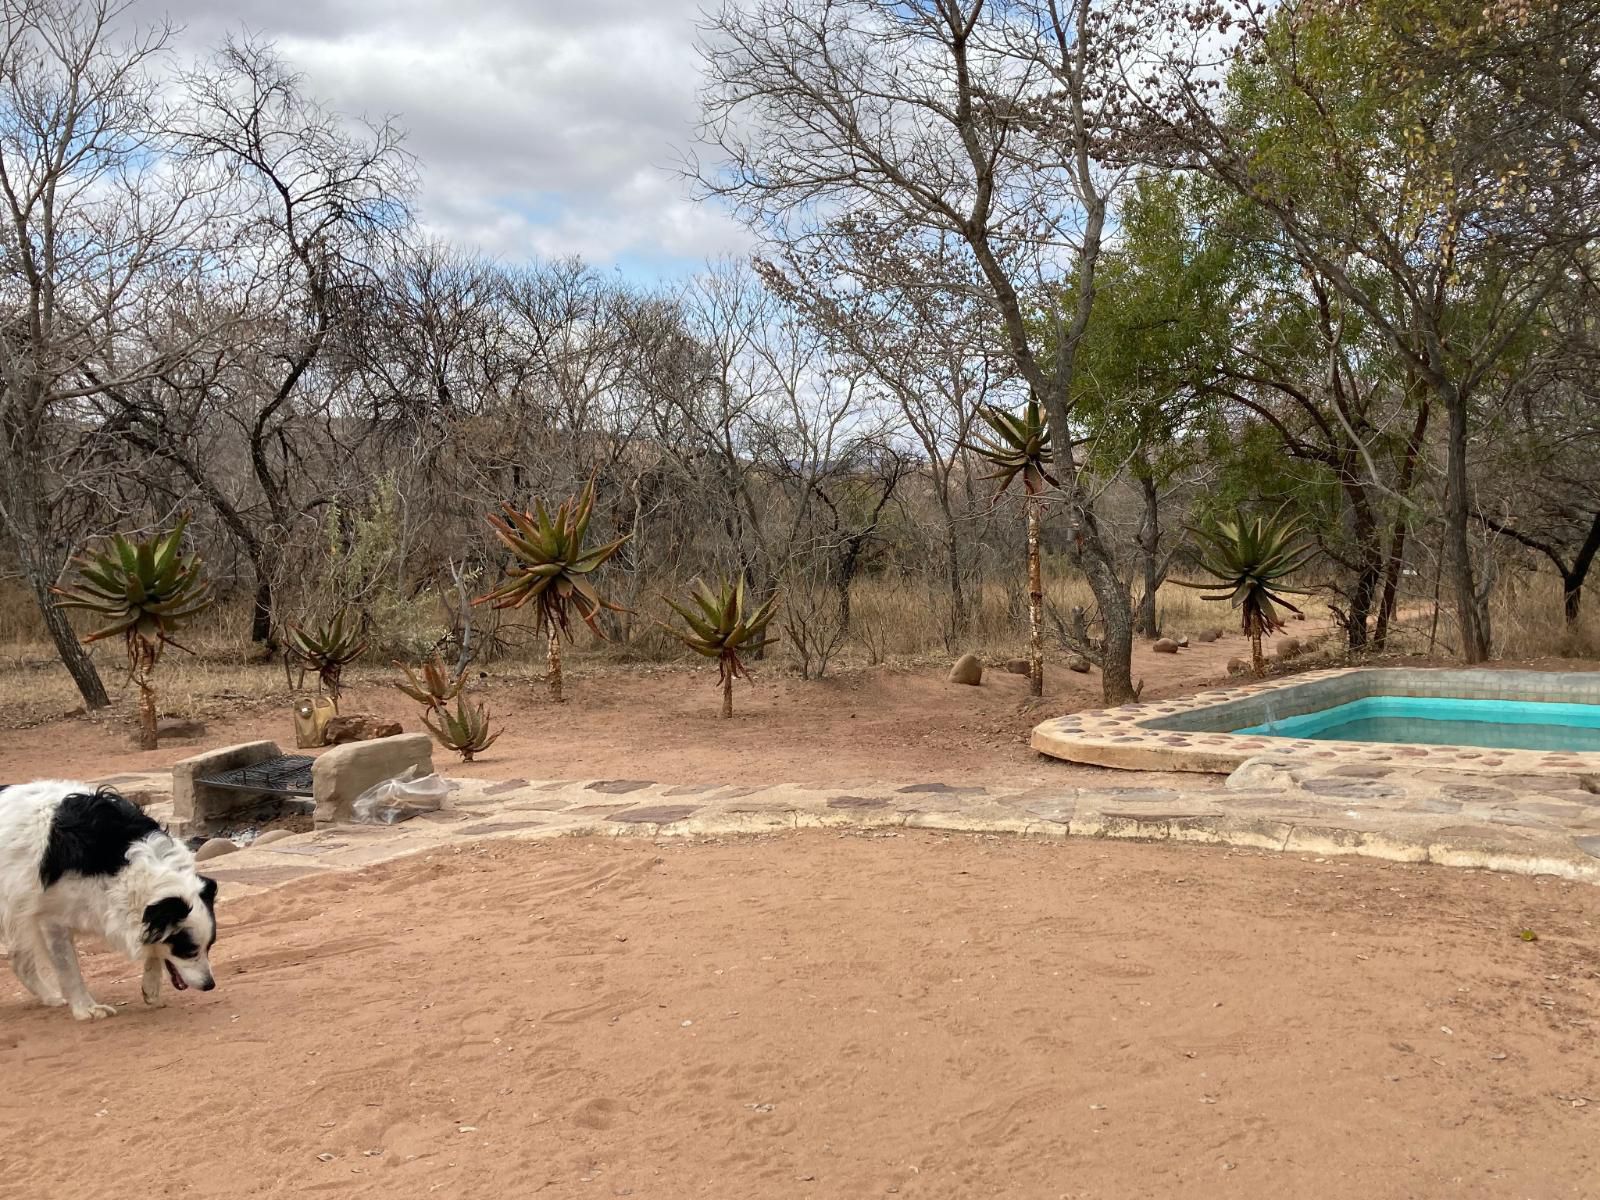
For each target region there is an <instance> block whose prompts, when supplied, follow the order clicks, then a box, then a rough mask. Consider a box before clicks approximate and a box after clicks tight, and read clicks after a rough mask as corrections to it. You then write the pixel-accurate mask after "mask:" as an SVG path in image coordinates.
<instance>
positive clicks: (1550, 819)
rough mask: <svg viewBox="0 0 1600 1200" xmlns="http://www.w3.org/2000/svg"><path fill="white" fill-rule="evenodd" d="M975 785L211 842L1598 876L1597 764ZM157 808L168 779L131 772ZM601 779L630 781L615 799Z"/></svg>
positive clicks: (346, 865)
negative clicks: (721, 846)
mask: <svg viewBox="0 0 1600 1200" xmlns="http://www.w3.org/2000/svg"><path fill="white" fill-rule="evenodd" d="M1184 778H1185V777H1184V776H1174V779H1175V780H1177V781H1178V782H1175V783H1174V784H1173V785H1172V786H1171V787H1148V786H1144V787H1097V788H1076V787H1070V786H1062V787H1048V786H1043V787H1041V786H1033V787H1027V788H1019V787H1000V786H989V787H975V786H970V785H969V786H955V785H950V784H946V783H942V782H939V781H937V780H928V781H919V782H911V783H907V782H905V781H897V782H894V783H884V784H881V785H873V786H856V787H852V788H849V789H844V788H818V787H815V786H806V787H799V786H788V785H781V784H780V785H775V786H772V787H749V786H721V785H716V784H697V785H685V784H676V783H652V782H649V781H646V780H572V781H565V780H546V781H528V780H522V779H510V780H501V781H494V780H460V781H457V782H456V784H455V786H454V788H453V790H452V792H451V795H450V797H449V800H448V801H447V807H446V808H445V809H444V810H442V811H440V812H437V813H429V814H425V815H424V816H421V817H417V818H415V819H413V820H410V821H407V822H404V823H402V824H398V825H339V826H335V827H329V828H324V829H319V830H317V831H315V832H309V833H300V834H294V835H292V836H289V837H285V838H281V839H280V840H276V841H273V842H271V843H270V844H269V845H265V846H250V847H247V848H245V849H242V850H239V851H237V852H236V853H233V854H228V855H225V856H224V857H222V858H218V859H212V860H211V861H209V862H208V863H207V864H206V870H207V872H208V873H210V874H214V875H215V876H216V877H217V878H218V879H220V880H222V881H223V882H225V883H226V884H227V885H228V892H229V894H230V895H241V894H250V893H252V892H256V891H262V890H265V889H268V888H272V887H277V886H280V885H281V884H284V883H288V882H292V881H294V880H297V879H303V878H307V877H310V876H313V875H316V874H318V873H321V872H325V871H339V870H352V869H356V868H359V867H365V866H370V865H373V864H375V863H380V862H384V861H387V860H389V859H393V858H398V857H400V856H402V855H407V854H414V853H417V852H419V851H424V850H430V849H436V848H438V847H440V846H445V845H460V844H464V843H468V842H474V841H480V840H485V839H498V838H510V839H519V840H524V839H536V838H555V837H574V836H590V837H605V836H614V837H651V838H660V837H679V836H685V837H696V836H722V835H737V834H761V833H773V832H781V831H785V830H792V829H806V828H838V829H881V828H886V827H903V828H910V829H931V830H948V831H966V832H981V833H1008V834H1016V835H1021V836H1030V837H1087V838H1129V839H1138V840H1147V841H1173V842H1192V843H1203V844H1214V845H1231V846H1246V847H1254V848H1258V849H1263V850H1275V851H1286V852H1290V853H1301V854H1312V855H1319V856H1321V855H1341V854H1354V855H1364V856H1368V857H1373V858H1382V859H1389V860H1392V861H1404V862H1431V863H1438V864H1442V865H1447V866H1457V867H1477V868H1486V869H1491V870H1498V871H1507V872H1514V873H1518V874H1549V875H1556V876H1560V877H1562V878H1567V879H1576V880H1586V881H1590V882H1600V794H1596V790H1600V781H1597V780H1596V779H1595V778H1594V777H1592V776H1580V775H1559V774H1543V775H1536V776H1529V775H1525V774H1512V775H1494V774H1492V773H1489V772H1484V771H1482V770H1479V771H1476V772H1474V773H1472V774H1470V775H1463V774H1460V773H1457V772H1451V771H1442V770H1428V769H1423V768H1418V767H1412V766H1410V765H1409V764H1408V765H1407V766H1406V767H1404V768H1400V767H1392V766H1387V765H1384V764H1373V763H1364V764H1349V763H1328V764H1325V763H1316V762H1307V761H1306V760H1304V759H1293V758H1278V759H1274V758H1272V757H1271V756H1263V757H1259V758H1256V759H1252V760H1250V761H1249V762H1247V763H1246V764H1245V765H1244V766H1243V767H1241V768H1240V769H1239V770H1238V771H1236V772H1235V773H1234V774H1233V775H1232V776H1231V777H1230V778H1229V781H1228V786H1227V787H1226V788H1225V789H1220V790H1219V789H1214V788H1213V789H1210V790H1188V789H1186V788H1185V787H1184V786H1183V782H1182V781H1183V779H1184ZM116 782H117V785H118V786H119V787H121V788H122V789H123V790H124V791H125V792H126V793H127V794H129V795H132V796H138V797H140V798H141V799H142V800H144V801H146V802H147V803H148V806H149V811H150V813H151V815H152V816H154V817H156V819H158V820H163V821H165V820H168V819H170V815H171V779H170V776H166V775H162V774H149V775H120V776H117V777H116ZM601 797H615V798H614V799H607V800H605V801H602V800H601Z"/></svg>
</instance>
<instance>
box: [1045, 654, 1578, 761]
mask: <svg viewBox="0 0 1600 1200" xmlns="http://www.w3.org/2000/svg"><path fill="white" fill-rule="evenodd" d="M1373 695H1389V696H1460V697H1463V698H1467V699H1488V700H1494V699H1500V700H1555V701H1577V702H1580V703H1585V702H1586V703H1590V704H1600V672H1591V673H1583V674H1574V673H1563V674H1556V673H1550V672H1539V671H1488V670H1461V669H1454V668H1448V667H1442V668H1426V667H1421V668H1408V667H1385V668H1363V667H1346V668H1337V669H1334V670H1327V671H1311V672H1307V673H1306V674H1304V675H1296V676H1292V677H1290V678H1288V679H1277V680H1266V681H1262V682H1259V683H1249V684H1242V685H1240V686H1237V687H1231V688H1214V689H1212V690H1210V691H1204V692H1199V693H1196V694H1195V695H1193V696H1185V697H1183V698H1181V699H1173V700H1162V701H1154V702H1148V703H1144V704H1124V705H1122V706H1121V707H1120V708H1110V709H1100V710H1097V711H1091V712H1079V713H1071V714H1069V715H1068V716H1064V717H1056V718H1054V719H1052V720H1049V721H1045V722H1043V723H1042V724H1040V725H1038V726H1036V727H1035V728H1034V730H1033V735H1032V739H1031V742H1032V746H1033V748H1034V749H1035V750H1037V751H1038V752H1039V753H1041V754H1047V755H1049V756H1051V757H1052V758H1060V759H1066V760H1067V761H1069V762H1078V763H1089V764H1092V765H1094V766H1100V767H1120V768H1124V769H1131V770H1140V771H1203V772H1212V773H1220V774H1230V773H1232V772H1233V771H1234V770H1236V769H1237V768H1239V767H1241V766H1243V765H1244V763H1245V762H1247V761H1248V760H1250V759H1252V758H1255V757H1257V756H1259V755H1263V754H1270V755H1272V756H1273V757H1275V758H1276V757H1285V758H1292V759H1303V760H1307V761H1309V762H1314V763H1320V764H1326V765H1329V766H1332V765H1363V766H1371V765H1377V764H1385V763H1389V764H1402V765H1408V766H1414V767H1418V768H1424V767H1425V768H1437V769H1445V770H1455V771H1461V772H1466V773H1479V772H1502V771H1503V772H1505V773H1507V774H1519V775H1546V774H1555V775H1585V774H1600V753H1594V752H1580V751H1545V750H1486V749H1483V748H1481V747H1474V746H1429V745H1410V744H1399V743H1385V742H1333V741H1301V740H1296V739H1290V738H1276V737H1266V736H1262V735H1259V734H1238V733H1226V732H1221V727H1226V726H1231V727H1232V728H1235V729H1242V728H1248V727H1250V726H1253V725H1260V724H1265V723H1266V722H1267V720H1269V719H1270V718H1271V716H1272V715H1273V714H1274V713H1275V714H1276V715H1277V716H1279V717H1288V716H1297V715H1299V714H1301V713H1305V712H1315V711H1318V710H1319V709H1323V708H1329V707H1332V706H1334V705H1336V704H1342V703H1347V702H1348V701H1351V700H1356V699H1360V698H1362V697H1364V696H1373ZM1208 725H1210V726H1213V727H1212V728H1207V726H1208Z"/></svg>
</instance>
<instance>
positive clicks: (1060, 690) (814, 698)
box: [0, 622, 1323, 785]
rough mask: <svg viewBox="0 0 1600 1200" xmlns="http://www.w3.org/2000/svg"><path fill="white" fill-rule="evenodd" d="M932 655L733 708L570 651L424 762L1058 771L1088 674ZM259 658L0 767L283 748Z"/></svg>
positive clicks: (386, 691)
mask: <svg viewBox="0 0 1600 1200" xmlns="http://www.w3.org/2000/svg"><path fill="white" fill-rule="evenodd" d="M1322 631H1323V630H1322V627H1321V626H1320V625H1319V624H1318V623H1316V622H1306V623H1304V624H1303V625H1300V626H1297V627H1296V634H1297V636H1300V637H1302V638H1304V637H1307V636H1316V635H1318V634H1320V633H1321V632H1322ZM1240 654H1244V655H1246V656H1248V648H1247V643H1246V642H1245V640H1244V638H1242V637H1240V636H1238V635H1237V634H1234V635H1231V636H1229V637H1227V638H1225V639H1224V640H1222V641H1220V642H1217V643H1213V644H1209V645H1208V644H1200V643H1196V644H1195V645H1193V646H1191V647H1190V648H1188V649H1186V650H1184V651H1182V652H1181V653H1180V654H1177V655H1166V654H1155V653H1153V652H1152V651H1151V650H1150V649H1149V648H1148V645H1147V644H1144V643H1140V644H1139V645H1138V646H1137V648H1136V650H1135V655H1134V659H1135V661H1134V678H1135V679H1136V680H1143V681H1144V685H1145V690H1144V696H1145V698H1147V699H1153V698H1156V697H1159V696H1165V695H1173V694H1177V693H1181V692H1188V691H1193V690H1195V689H1196V688H1199V687H1203V686H1206V685H1207V684H1210V683H1213V682H1216V681H1219V680H1225V679H1226V678H1227V662H1228V660H1229V659H1230V658H1233V657H1236V656H1238V655H1240ZM168 662H169V663H171V664H173V665H174V667H175V669H176V670H178V671H180V672H181V671H182V670H183V669H184V668H185V663H184V660H182V659H181V658H180V657H179V656H176V655H173V656H169V660H168ZM164 665H166V664H164ZM946 667H947V664H946V665H927V666H923V667H919V668H891V667H878V668H871V669H859V670H846V671H843V672H840V673H838V674H837V675H832V676H830V677H829V678H826V679H823V680H820V681H819V680H801V679H799V678H798V677H796V676H795V675H793V674H788V673H785V672H783V671H781V670H779V669H778V668H776V667H775V666H774V667H768V668H761V667H757V669H756V674H755V679H754V681H753V682H750V683H745V682H742V681H741V682H740V684H739V685H738V688H737V691H736V695H735V701H734V705H735V707H734V719H733V720H732V721H724V720H722V719H721V718H720V717H719V716H718V705H719V702H720V696H719V693H718V689H717V684H716V678H717V675H716V669H715V667H707V668H703V669H699V670H696V669H694V668H692V667H688V666H683V665H666V666H633V667H618V666H615V665H606V664H603V663H599V662H595V661H592V660H591V661H579V662H577V663H575V664H572V665H569V672H570V673H569V677H568V683H567V697H568V702H567V703H566V704H564V705H561V706H556V705H553V704H551V703H550V701H549V700H548V699H547V696H546V692H545V689H544V686H543V684H542V683H541V682H539V681H538V680H537V679H535V678H531V677H527V676H524V677H521V678H507V677H505V676H503V675H498V674H496V675H490V676H488V677H487V678H485V679H483V680H481V681H479V682H478V683H477V685H476V686H477V689H478V691H477V694H478V695H480V696H482V697H484V698H485V699H486V700H487V701H488V704H489V708H490V711H491V713H492V714H493V715H494V717H495V718H496V721H495V723H496V724H497V725H499V726H500V727H502V728H503V730H504V733H503V734H502V736H501V738H500V740H499V741H498V742H496V743H495V745H494V746H493V747H492V748H491V749H490V750H489V751H488V753H486V754H484V755H483V756H481V757H480V758H479V759H478V760H477V761H475V762H474V763H472V764H470V765H462V764H459V763H457V762H456V761H454V756H453V755H449V754H447V753H444V752H438V753H436V759H435V761H436V763H437V764H438V765H439V766H440V767H441V769H448V771H449V773H451V774H453V775H458V776H463V777H480V778H497V779H510V778H524V779H589V778H638V779H652V780H657V781H661V782H671V783H761V784H770V783H780V782H781V783H818V784H847V785H848V784H852V783H859V782H866V781H871V780H883V779H902V778H904V779H937V780H943V781H947V782H978V781H986V782H995V783H1020V784H1029V783H1045V782H1052V781H1056V782H1059V781H1062V780H1063V778H1064V776H1063V775H1062V772H1064V771H1067V770H1069V769H1070V768H1067V767H1066V766H1065V765H1064V764H1060V763H1054V762H1052V761H1050V760H1047V759H1044V758H1041V757H1040V756H1039V755H1037V754H1035V753H1033V751H1031V750H1030V749H1029V748H1028V735H1029V732H1030V731H1031V730H1032V728H1033V726H1034V725H1036V724H1038V723H1039V722H1040V721H1042V720H1044V719H1045V718H1046V717H1049V716H1055V715H1059V714H1061V713H1063V712H1068V711H1075V710H1078V709H1083V708H1093V707H1097V706H1099V704H1100V703H1101V695H1100V677H1099V675H1098V674H1095V675H1075V674H1073V673H1072V672H1070V671H1068V670H1066V669H1065V667H1064V666H1062V665H1060V664H1059V663H1052V664H1051V666H1050V669H1049V670H1048V671H1047V673H1046V694H1045V697H1044V699H1043V700H1033V699H1031V698H1030V697H1029V695H1028V681H1027V679H1026V678H1025V677H1023V676H1018V675H1009V674H1006V673H1005V672H1004V671H1003V670H999V669H997V668H991V669H989V670H988V671H986V672H985V674H984V680H983V684H982V686H981V687H976V688H972V687H962V686H960V685H956V684H950V683H947V682H946V681H945V671H946ZM258 670H259V672H260V679H259V680H257V681H256V692H257V694H258V695H259V694H260V693H265V697H266V698H265V699H264V700H262V699H259V698H258V695H252V696H245V695H241V694H238V693H237V692H230V691H228V690H227V689H226V688H218V687H217V686H216V685H214V684H213V685H212V687H211V688H209V689H208V688H206V687H205V686H204V685H203V684H202V685H200V686H196V685H194V684H191V683H188V682H187V680H186V678H185V676H183V675H182V674H178V675H176V676H175V677H174V679H173V681H172V682H171V684H170V685H169V687H168V690H167V691H166V692H165V693H164V695H166V696H167V698H168V699H167V701H166V704H167V707H168V708H171V709H173V710H174V711H177V712H181V713H184V714H199V715H201V716H203V717H204V718H205V719H206V721H207V725H208V728H207V730H206V732H205V734H204V735H203V736H202V737H201V738H198V739H181V740H173V741H170V742H168V743H167V744H165V745H164V746H163V747H162V748H161V749H159V750H155V751H149V752H140V751H137V750H134V749H132V748H131V746H132V743H131V740H130V739H129V735H128V732H127V723H128V721H129V719H130V716H131V706H119V711H118V712H116V713H113V714H112V715H111V716H110V717H109V718H101V719H89V718H85V717H82V716H78V717H75V718H72V719H65V720H63V719H55V720H48V721H40V722H38V723H34V724H31V725H28V726H27V727H24V728H20V729H15V730H13V731H12V732H9V733H7V734H6V736H5V739H4V742H3V744H0V781H4V780H6V779H26V778H31V777H36V776H39V775H57V774H60V773H62V772H64V771H65V772H70V773H72V774H75V775H81V776H89V777H93V776H103V775H112V774H118V773H121V772H125V771H129V770H155V769H160V768H162V767H165V766H167V765H169V764H170V763H172V762H175V761H176V760H178V759H180V758H184V757H186V756H187V755H190V754H193V753H195V752H196V749H197V748H198V747H199V746H202V745H204V746H217V745H227V744H229V743H233V742H242V741H251V740H255V739H257V738H270V739H273V740H275V741H277V742H279V744H280V745H283V746H285V747H291V746H292V745H293V740H294V737H293V726H292V723H291V720H290V698H289V696H288V694H287V693H286V692H285V691H284V690H283V675H282V671H281V669H278V668H272V667H263V668H258ZM351 677H352V680H353V682H352V684H351V685H350V686H349V687H348V688H347V690H346V694H345V697H344V699H343V702H342V704H341V709H342V710H343V711H344V712H346V713H350V712H370V713H377V714H379V715H382V716H385V717H392V718H395V719H397V720H399V721H401V722H402V724H403V725H404V726H405V728H407V729H408V730H418V729H421V728H422V726H421V724H420V722H419V720H418V718H417V707H416V705H415V704H413V703H412V702H411V701H409V700H408V699H406V697H404V696H403V695H401V694H400V693H399V692H398V691H396V690H395V689H394V688H393V686H392V685H391V684H390V682H389V681H390V680H391V679H393V678H394V673H393V672H385V671H377V670H367V671H362V672H352V676H351ZM107 678H108V680H110V679H111V678H112V677H111V676H110V675H108V676H107ZM224 678H226V677H224ZM3 707H4V706H3V705H0V708H3ZM120 707H126V708H127V709H128V711H120ZM1087 773H1089V774H1094V775H1096V776H1099V775H1107V777H1109V773H1106V772H1092V771H1091V772H1087ZM1115 774H1116V775H1117V781H1118V782H1120V783H1131V782H1134V779H1133V778H1132V777H1130V776H1129V775H1127V773H1125V772H1117V773H1115Z"/></svg>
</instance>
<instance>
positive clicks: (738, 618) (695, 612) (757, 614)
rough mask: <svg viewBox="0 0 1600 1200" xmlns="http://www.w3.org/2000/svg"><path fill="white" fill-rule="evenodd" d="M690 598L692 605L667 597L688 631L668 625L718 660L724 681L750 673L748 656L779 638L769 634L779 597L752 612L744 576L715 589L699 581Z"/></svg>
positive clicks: (699, 650) (681, 638) (696, 649)
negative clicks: (746, 602) (746, 659)
mask: <svg viewBox="0 0 1600 1200" xmlns="http://www.w3.org/2000/svg"><path fill="white" fill-rule="evenodd" d="M663 599H666V598H665V597H663ZM689 599H690V605H691V606H692V607H691V606H685V605H681V604H678V603H676V602H675V601H673V600H670V599H667V604H668V606H669V607H671V609H672V611H673V612H675V613H677V614H678V616H680V617H681V618H683V622H684V624H685V625H687V626H688V627H689V628H688V631H687V632H685V631H684V630H680V629H673V628H671V627H670V626H664V628H666V629H667V631H668V632H669V633H671V634H672V636H673V637H675V638H677V639H678V640H679V641H680V642H682V643H683V644H684V645H685V646H688V647H689V649H691V650H693V651H694V652H695V653H696V654H700V655H703V656H704V657H706V658H714V659H716V660H717V672H718V678H719V680H720V681H721V682H722V683H724V684H727V683H728V682H730V681H732V680H733V679H736V678H738V677H739V676H741V675H746V671H745V667H744V658H745V656H746V655H749V654H754V653H755V652H756V651H757V650H760V649H761V648H762V647H764V646H770V645H771V644H772V643H774V642H776V641H777V640H778V639H777V638H769V637H767V636H766V629H767V626H768V625H769V624H770V623H771V621H772V618H773V617H774V616H775V615H776V614H777V611H778V597H777V596H773V597H772V598H771V599H770V600H768V601H767V602H766V603H765V604H763V605H761V606H760V607H759V608H757V609H756V610H755V611H754V612H751V611H749V610H748V608H747V606H746V604H745V594H744V576H743V575H741V576H739V580H738V582H737V583H735V582H733V581H731V580H727V579H724V580H723V581H722V582H721V583H720V584H719V586H718V588H717V590H716V591H714V592H713V591H712V590H711V589H710V588H709V587H707V586H706V585H705V584H704V583H702V582H700V581H699V580H695V582H694V584H693V585H692V586H691V587H690V589H689Z"/></svg>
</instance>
